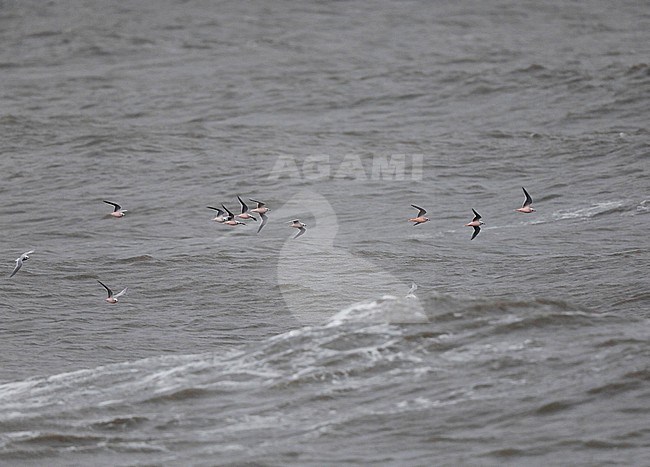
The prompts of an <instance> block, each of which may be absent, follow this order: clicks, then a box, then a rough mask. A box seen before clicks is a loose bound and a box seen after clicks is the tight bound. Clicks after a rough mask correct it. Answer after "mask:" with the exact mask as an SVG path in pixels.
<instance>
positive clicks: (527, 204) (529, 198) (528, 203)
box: [521, 186, 533, 208]
mask: <svg viewBox="0 0 650 467" xmlns="http://www.w3.org/2000/svg"><path fill="white" fill-rule="evenodd" d="M521 189H522V190H524V195H526V199H525V200H524V204H522V205H521V207H522V208H525V207H526V206H530V205H531V204H533V198H531V197H530V195H529V194H528V192H527V191H526V189H525V188H524V187H523V186H522V187H521Z"/></svg>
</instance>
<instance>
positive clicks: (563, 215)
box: [553, 201, 625, 220]
mask: <svg viewBox="0 0 650 467" xmlns="http://www.w3.org/2000/svg"><path fill="white" fill-rule="evenodd" d="M624 204H625V203H624V202H623V201H604V202H601V203H595V204H594V205H592V206H588V207H585V208H580V209H574V210H565V209H561V210H559V211H555V212H554V213H553V219H554V220H565V219H584V218H590V217H594V216H596V215H598V214H604V213H606V212H610V211H615V210H617V209H619V208H621V207H622V206H623V205H624Z"/></svg>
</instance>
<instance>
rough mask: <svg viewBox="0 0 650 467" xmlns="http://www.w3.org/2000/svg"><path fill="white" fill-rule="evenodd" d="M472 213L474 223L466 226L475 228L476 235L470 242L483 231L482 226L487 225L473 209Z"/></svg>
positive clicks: (474, 234)
mask: <svg viewBox="0 0 650 467" xmlns="http://www.w3.org/2000/svg"><path fill="white" fill-rule="evenodd" d="M472 212H473V213H474V219H472V222H469V223H467V224H465V226H466V227H473V228H474V233H473V234H472V238H470V240H474V239H475V238H476V236H477V235H478V234H479V232H480V231H481V226H482V225H483V224H485V222H483V221H481V215H480V214H479V213H478V212H476V211H475V210H474V209H472Z"/></svg>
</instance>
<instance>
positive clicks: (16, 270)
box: [9, 250, 34, 279]
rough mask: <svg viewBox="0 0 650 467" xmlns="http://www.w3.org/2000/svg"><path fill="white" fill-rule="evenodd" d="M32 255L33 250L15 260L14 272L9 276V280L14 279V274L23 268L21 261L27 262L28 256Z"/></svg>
mask: <svg viewBox="0 0 650 467" xmlns="http://www.w3.org/2000/svg"><path fill="white" fill-rule="evenodd" d="M32 253H34V250H30V251H28V252H27V253H23V254H22V255H20V257H19V258H16V266H15V267H14V270H13V271H12V273H11V275H10V276H9V278H10V279H11V278H12V277H14V274H16V273H17V272H18V271H19V270H20V268H22V267H23V261H27V260H28V259H29V255H31V254H32Z"/></svg>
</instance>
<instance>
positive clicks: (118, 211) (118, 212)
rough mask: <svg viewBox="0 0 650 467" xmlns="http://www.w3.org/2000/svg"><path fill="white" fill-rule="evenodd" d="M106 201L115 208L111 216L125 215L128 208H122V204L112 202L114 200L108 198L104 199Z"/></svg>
mask: <svg viewBox="0 0 650 467" xmlns="http://www.w3.org/2000/svg"><path fill="white" fill-rule="evenodd" d="M104 202H105V203H106V204H110V205H111V206H113V208H114V209H113V212H112V213H111V216H113V217H123V216H124V213H125V212H126V209H122V206H120V205H119V204H117V203H112V202H110V201H106V200H104Z"/></svg>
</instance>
